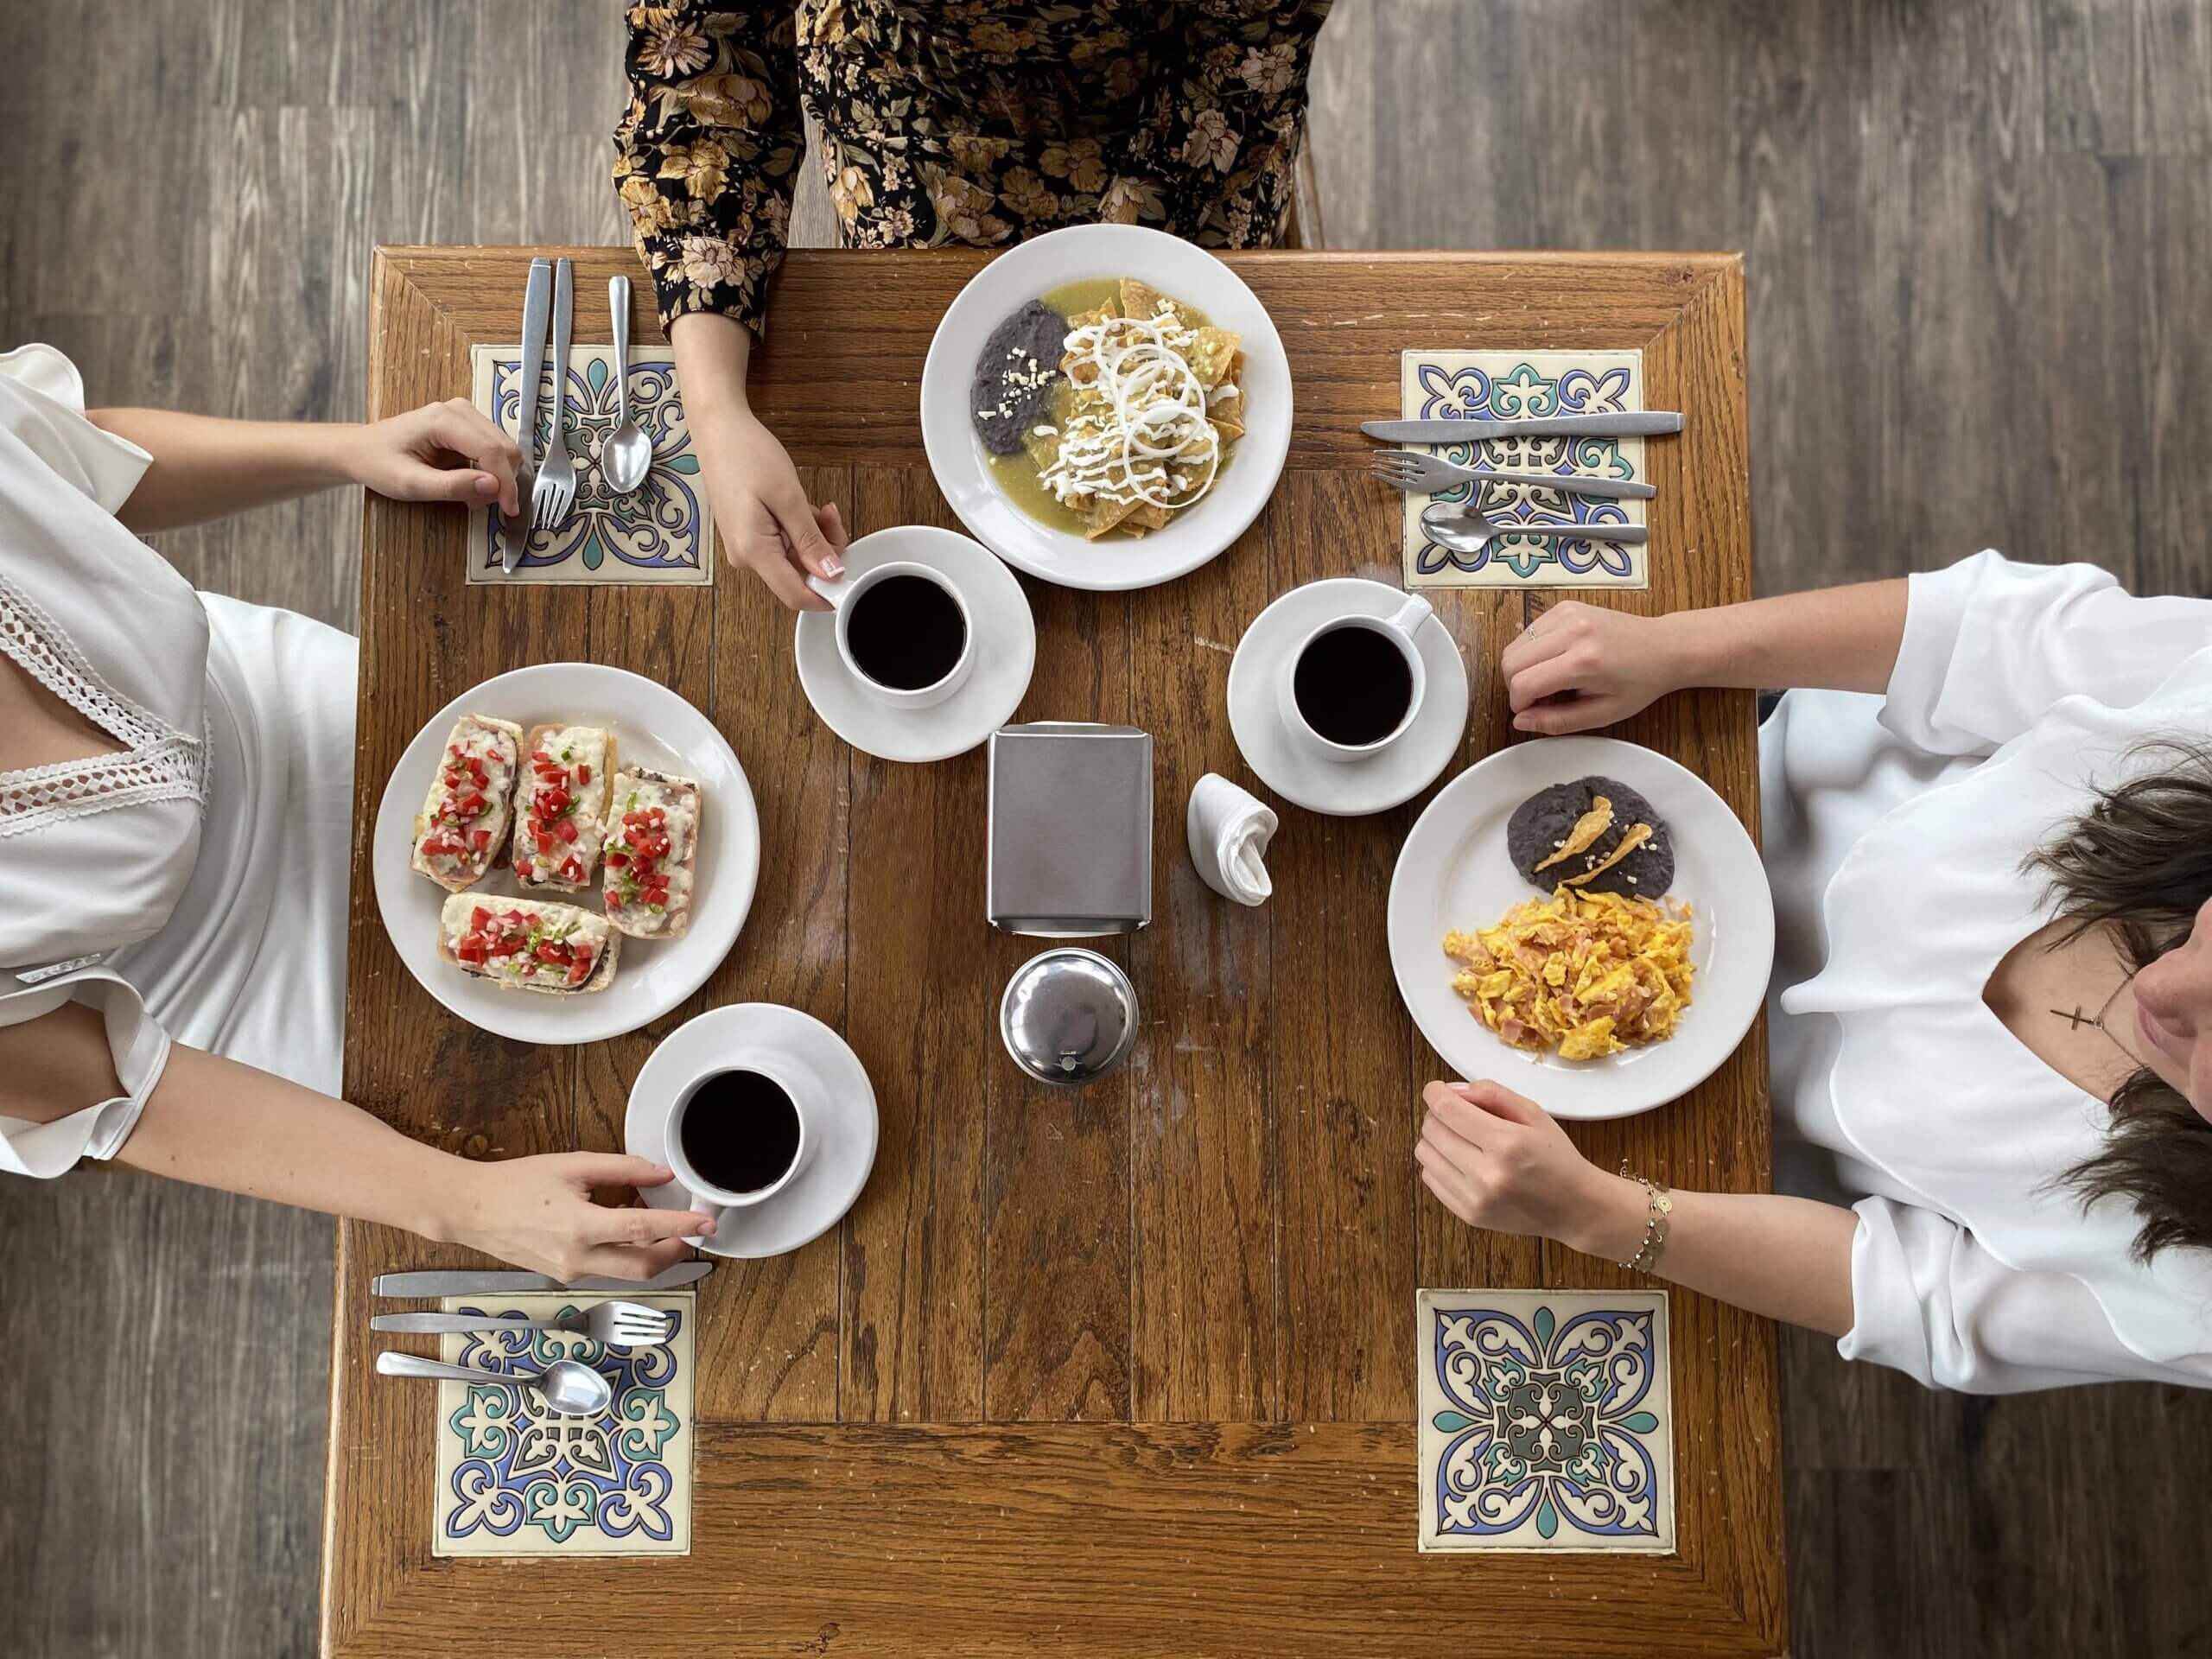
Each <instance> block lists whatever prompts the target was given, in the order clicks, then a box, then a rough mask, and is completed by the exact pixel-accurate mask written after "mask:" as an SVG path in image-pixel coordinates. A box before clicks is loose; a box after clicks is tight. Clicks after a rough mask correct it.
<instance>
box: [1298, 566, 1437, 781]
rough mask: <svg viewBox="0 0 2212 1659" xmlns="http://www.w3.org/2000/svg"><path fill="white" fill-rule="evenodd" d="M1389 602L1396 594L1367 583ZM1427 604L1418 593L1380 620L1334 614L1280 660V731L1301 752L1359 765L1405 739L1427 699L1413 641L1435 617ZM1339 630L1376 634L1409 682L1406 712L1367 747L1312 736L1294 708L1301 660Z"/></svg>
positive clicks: (1348, 613)
mask: <svg viewBox="0 0 2212 1659" xmlns="http://www.w3.org/2000/svg"><path fill="white" fill-rule="evenodd" d="M1371 585H1372V586H1373V587H1375V588H1377V589H1379V590H1381V591H1382V592H1383V593H1386V594H1389V595H1391V597H1393V598H1394V599H1395V598H1396V597H1398V594H1397V590H1396V589H1395V588H1385V587H1384V586H1383V584H1382V583H1381V582H1375V583H1373V584H1371ZM1435 614H1436V613H1435V611H1434V610H1433V608H1432V607H1430V605H1429V602H1428V601H1427V600H1425V599H1423V598H1422V597H1421V595H1420V594H1406V595H1405V596H1404V599H1403V602H1402V603H1401V604H1400V605H1399V606H1398V607H1397V608H1396V609H1395V610H1393V611H1391V612H1390V613H1389V614H1388V615H1384V616H1370V615H1368V614H1367V613H1364V612H1359V611H1346V612H1339V613H1338V614H1337V615H1335V616H1332V617H1330V618H1328V619H1327V620H1325V621H1323V622H1322V623H1321V624H1320V625H1319V626H1317V627H1315V628H1314V629H1313V631H1312V632H1309V633H1307V634H1306V637H1305V638H1304V639H1301V640H1300V641H1299V642H1298V647H1297V649H1296V650H1294V651H1293V652H1290V653H1289V654H1288V655H1287V656H1286V657H1284V658H1283V661H1282V674H1281V680H1280V683H1278V685H1277V688H1276V702H1277V705H1278V707H1279V708H1280V709H1281V713H1282V723H1283V729H1284V730H1286V731H1287V732H1288V733H1289V734H1291V736H1292V738H1293V739H1294V740H1295V741H1297V742H1298V743H1299V744H1300V747H1304V748H1305V749H1306V751H1307V752H1308V753H1313V754H1315V755H1319V757H1320V758H1321V759H1323V760H1338V761H1353V760H1366V759H1367V758H1368V757H1369V756H1370V755H1372V754H1376V753H1381V752H1382V751H1383V750H1384V749H1386V748H1388V747H1389V746H1390V745H1391V744H1393V743H1395V742H1396V741H1398V740H1399V739H1400V738H1401V737H1402V736H1404V735H1405V734H1406V730H1407V728H1408V727H1410V726H1411V725H1412V724H1413V723H1414V719H1415V718H1416V717H1417V716H1418V715H1420V713H1421V699H1422V698H1423V697H1425V696H1427V694H1428V669H1427V665H1426V664H1423V663H1422V661H1421V641H1420V639H1418V638H1417V637H1416V636H1417V635H1418V634H1419V632H1420V631H1421V624H1422V623H1424V622H1426V621H1427V620H1428V619H1429V618H1430V617H1432V616H1433V615H1435ZM1339 628H1364V629H1366V630H1367V631H1369V632H1372V633H1377V634H1380V635H1382V636H1383V639H1387V640H1389V642H1390V644H1391V645H1394V646H1395V647H1396V649H1397V652H1398V655H1399V656H1400V657H1402V658H1404V659H1405V664H1406V671H1407V673H1408V674H1409V675H1411V676H1412V677H1413V684H1412V690H1411V691H1410V693H1409V694H1408V696H1407V698H1406V712H1405V715H1403V717H1402V718H1401V719H1400V720H1399V721H1398V723H1397V724H1396V725H1395V726H1393V727H1392V728H1390V729H1389V731H1387V732H1385V733H1383V735H1382V736H1380V737H1378V738H1376V740H1375V741H1373V742H1371V743H1338V742H1337V741H1334V740H1333V739H1331V738H1326V737H1324V736H1322V735H1321V734H1320V733H1319V732H1317V731H1315V730H1314V729H1313V726H1312V725H1311V724H1310V723H1309V722H1308V721H1307V720H1306V715H1305V713H1304V711H1303V710H1301V709H1300V708H1299V706H1298V685H1297V682H1298V665H1299V664H1300V663H1301V662H1303V661H1305V659H1306V652H1309V651H1311V650H1312V649H1313V646H1314V645H1315V643H1316V642H1317V641H1318V640H1319V639H1320V638H1321V636H1322V635H1324V634H1326V633H1334V632H1336V631H1337V630H1338V629H1339Z"/></svg>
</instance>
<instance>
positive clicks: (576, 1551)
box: [392, 1291, 698, 1555]
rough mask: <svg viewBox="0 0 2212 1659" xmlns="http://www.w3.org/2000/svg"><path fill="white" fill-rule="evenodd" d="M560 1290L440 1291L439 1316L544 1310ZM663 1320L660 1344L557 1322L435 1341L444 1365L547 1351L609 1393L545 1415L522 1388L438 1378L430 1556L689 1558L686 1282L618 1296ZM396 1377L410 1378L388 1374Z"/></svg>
mask: <svg viewBox="0 0 2212 1659" xmlns="http://www.w3.org/2000/svg"><path fill="white" fill-rule="evenodd" d="M592 1300H594V1299H593V1298H590V1297H584V1298H581V1299H580V1298H577V1297H574V1296H569V1295H557V1294H555V1295H524V1296H498V1297H484V1296H450V1297H448V1298H447V1299H446V1300H445V1303H444V1306H445V1309H446V1311H447V1312H448V1313H492V1314H496V1315H499V1316H500V1317H502V1318H506V1319H543V1318H545V1317H547V1316H549V1315H551V1316H557V1315H559V1314H561V1313H565V1312H568V1311H570V1310H573V1309H574V1308H575V1307H576V1306H578V1305H579V1302H580V1301H581V1302H582V1305H583V1306H589V1305H590V1303H591V1301H592ZM625 1300H630V1301H638V1302H643V1303H645V1305H646V1306H649V1307H658V1308H664V1309H665V1310H667V1311H668V1312H669V1313H673V1314H674V1315H675V1316H676V1333H675V1336H674V1337H673V1338H671V1341H670V1342H669V1343H668V1344H667V1345H666V1346H664V1347H658V1348H602V1347H601V1345H600V1344H597V1343H595V1342H593V1341H591V1340H590V1339H589V1338H585V1337H581V1336H569V1335H567V1334H565V1333H564V1332H558V1331H514V1332H499V1331H495V1332H485V1333H481V1334H471V1335H467V1336H449V1337H445V1338H442V1339H441V1341H442V1344H443V1345H442V1353H443V1355H444V1357H446V1358H447V1359H449V1360H451V1361H453V1362H454V1363H456V1364H460V1365H468V1366H474V1367H478V1368H480V1369H482V1370H486V1371H542V1370H544V1369H545V1367H546V1366H548V1365H550V1364H551V1363H553V1362H554V1361H555V1360H556V1359H575V1360H581V1361H582V1362H583V1363H585V1364H587V1365H589V1366H590V1367H592V1369H593V1370H598V1371H602V1372H605V1373H606V1374H607V1376H609V1377H610V1378H611V1379H612V1380H613V1383H614V1398H613V1402H612V1403H610V1404H609V1405H608V1407H607V1410H606V1411H604V1412H603V1413H601V1414H600V1415H599V1416H597V1417H592V1418H585V1417H556V1416H555V1415H553V1414H550V1412H545V1411H543V1410H541V1409H538V1408H537V1407H536V1405H535V1403H534V1402H535V1399H536V1396H535V1395H531V1393H529V1392H528V1391H527V1390H524V1389H509V1388H503V1387H500V1386H499V1385H497V1384H488V1385H479V1384H477V1383H462V1382H459V1381H454V1382H449V1383H448V1382H442V1383H439V1384H438V1385H437V1391H438V1484H437V1491H436V1503H435V1510H434V1513H433V1521H432V1527H431V1535H430V1553H431V1554H433V1555H688V1554H690V1552H691V1450H692V1433H691V1355H692V1344H691V1324H692V1319H693V1317H694V1315H695V1314H696V1312H697V1308H698V1299H697V1297H696V1295H694V1294H692V1293H691V1292H690V1291H670V1292H666V1293H664V1294H654V1295H636V1296H631V1297H627V1298H626V1299H625ZM392 1386H393V1387H395V1388H397V1387H410V1386H411V1387H420V1386H421V1385H420V1384H402V1383H394V1384H393V1385H392Z"/></svg>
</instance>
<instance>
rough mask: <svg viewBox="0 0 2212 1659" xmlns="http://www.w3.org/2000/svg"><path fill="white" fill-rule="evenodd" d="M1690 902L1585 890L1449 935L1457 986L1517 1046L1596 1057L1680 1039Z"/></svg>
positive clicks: (1686, 995) (1686, 997) (1688, 969)
mask: <svg viewBox="0 0 2212 1659" xmlns="http://www.w3.org/2000/svg"><path fill="white" fill-rule="evenodd" d="M1690 938H1691V922H1690V910H1689V906H1687V905H1679V904H1675V902H1674V901H1672V900H1669V902H1668V904H1667V905H1666V906H1664V907H1663V908H1662V906H1659V905H1656V904H1655V903H1653V902H1652V901H1651V900H1650V899H1626V898H1623V897H1621V896H1620V895H1619V894H1618V893H1585V892H1582V891H1580V890H1579V889H1577V888H1574V887H1568V886H1567V885H1566V884H1565V883H1561V884H1560V887H1558V888H1557V889H1556V890H1554V893H1553V894H1552V896H1551V897H1550V898H1549V899H1529V900H1527V901H1526V902H1525V903H1522V904H1518V905H1516V906H1513V908H1512V909H1510V910H1509V911H1507V912H1505V914H1504V915H1503V917H1502V918H1499V920H1498V922H1497V925H1496V926H1494V927H1486V928H1484V929H1482V930H1481V931H1479V932H1476V933H1471V934H1470V933H1461V932H1459V931H1456V930H1455V931H1452V932H1450V933H1446V935H1445V936H1444V954H1445V955H1446V956H1447V957H1451V958H1452V961H1454V962H1456V963H1459V969H1460V970H1459V972H1458V973H1457V974H1455V975H1453V976H1452V989H1453V990H1455V991H1457V992H1458V993H1459V995H1461V996H1463V997H1465V999H1466V1000H1467V1004H1468V1008H1467V1011H1468V1012H1469V1013H1470V1014H1473V1015H1475V1016H1476V1018H1478V1019H1479V1020H1481V1021H1482V1022H1483V1023H1484V1025H1486V1026H1488V1027H1490V1028H1491V1030H1492V1031H1494V1032H1496V1033H1497V1034H1498V1035H1499V1036H1500V1037H1501V1038H1503V1039H1504V1040H1505V1041H1506V1042H1508V1043H1510V1044H1511V1045H1512V1046H1514V1047H1516V1048H1525V1049H1529V1050H1532V1051H1534V1052H1536V1053H1540V1054H1541V1053H1544V1052H1548V1051H1550V1050H1551V1049H1554V1048H1556V1049H1557V1050H1558V1051H1559V1053H1560V1058H1561V1059H1567V1060H1592V1059H1599V1058H1603V1057H1604V1056H1605V1055H1608V1054H1618V1053H1619V1052H1621V1051H1622V1050H1623V1049H1625V1048H1632V1047H1637V1046H1641V1045H1643V1044H1645V1043H1656V1042H1663V1041H1665V1040H1666V1039H1668V1038H1669V1037H1671V1036H1673V1035H1674V1034H1675V1021H1676V1020H1678V1019H1680V1018H1681V1012H1682V1010H1683V1009H1684V1008H1687V1007H1689V1005H1690V980H1691V978H1692V976H1693V975H1694V972H1695V969H1693V968H1692V966H1691V964H1690Z"/></svg>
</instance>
